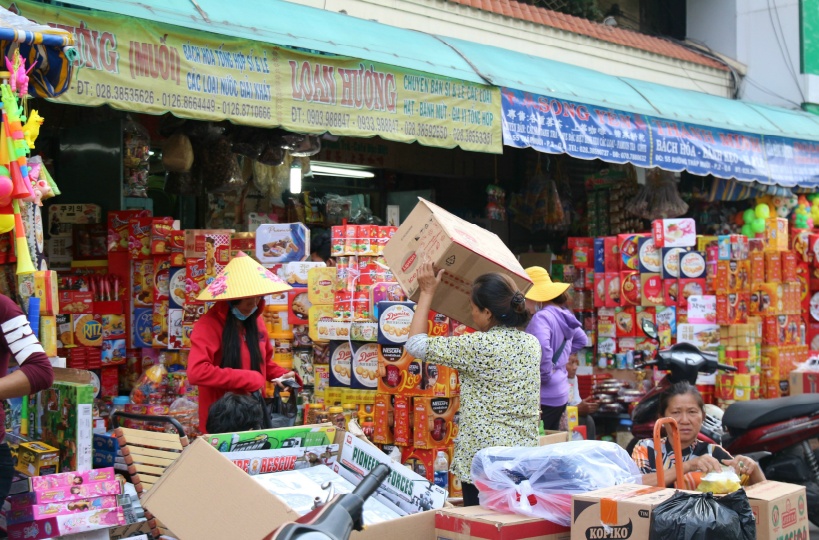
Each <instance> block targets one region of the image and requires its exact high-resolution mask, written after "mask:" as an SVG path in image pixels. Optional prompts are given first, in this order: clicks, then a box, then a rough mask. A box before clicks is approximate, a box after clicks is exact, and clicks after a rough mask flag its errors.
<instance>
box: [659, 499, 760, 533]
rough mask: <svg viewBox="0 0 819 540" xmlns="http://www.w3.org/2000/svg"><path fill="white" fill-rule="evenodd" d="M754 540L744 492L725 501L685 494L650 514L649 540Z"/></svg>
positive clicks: (665, 503) (751, 519) (753, 531)
mask: <svg viewBox="0 0 819 540" xmlns="http://www.w3.org/2000/svg"><path fill="white" fill-rule="evenodd" d="M715 538H718V539H719V540H755V539H756V523H755V522H754V514H753V511H752V510H751V505H750V503H749V502H748V497H747V496H746V495H745V491H744V490H742V489H740V490H739V491H735V492H734V493H731V494H729V495H725V496H723V497H714V495H713V494H712V493H697V494H692V493H682V492H679V491H678V492H677V493H675V494H674V496H673V497H671V498H670V499H668V500H667V501H665V502H664V503H662V504H660V505H659V506H657V508H655V509H654V511H653V512H652V513H651V530H650V532H649V540H713V539H715Z"/></svg>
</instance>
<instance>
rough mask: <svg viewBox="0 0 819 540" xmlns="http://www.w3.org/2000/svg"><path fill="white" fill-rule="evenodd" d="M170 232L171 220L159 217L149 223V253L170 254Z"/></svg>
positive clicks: (171, 228) (171, 229)
mask: <svg viewBox="0 0 819 540" xmlns="http://www.w3.org/2000/svg"><path fill="white" fill-rule="evenodd" d="M171 231H173V218H172V217H160V218H153V221H151V253H152V254H153V255H165V254H170V253H171Z"/></svg>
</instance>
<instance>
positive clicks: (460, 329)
mask: <svg viewBox="0 0 819 540" xmlns="http://www.w3.org/2000/svg"><path fill="white" fill-rule="evenodd" d="M449 322H450V326H451V327H452V337H458V336H463V335H466V334H473V333H475V329H474V328H470V327H468V326H467V325H465V324H464V323H462V322H458V321H456V320H455V319H451V320H450V321H449Z"/></svg>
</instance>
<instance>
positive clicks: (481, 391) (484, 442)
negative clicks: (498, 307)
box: [407, 326, 541, 483]
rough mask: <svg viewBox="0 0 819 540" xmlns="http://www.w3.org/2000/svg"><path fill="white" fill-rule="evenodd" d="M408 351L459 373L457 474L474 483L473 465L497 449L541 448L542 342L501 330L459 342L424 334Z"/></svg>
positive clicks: (412, 341)
mask: <svg viewBox="0 0 819 540" xmlns="http://www.w3.org/2000/svg"><path fill="white" fill-rule="evenodd" d="M407 351H408V352H409V353H410V354H412V355H413V356H414V357H416V358H418V359H419V360H426V361H429V362H433V363H436V364H440V365H442V366H448V367H452V368H455V369H457V370H458V372H459V374H460V378H461V408H460V423H459V426H458V427H459V432H458V437H457V439H456V441H455V455H454V457H453V459H452V466H451V468H450V470H451V472H452V473H453V474H454V475H455V476H457V477H458V478H459V479H460V480H461V481H462V482H469V483H471V482H472V474H471V469H472V460H473V458H474V457H475V454H477V453H478V451H479V450H481V449H483V448H489V447H492V446H537V444H538V419H539V415H540V356H541V352H540V342H539V341H538V340H537V338H536V337H534V336H532V335H531V334H527V333H526V332H523V331H520V330H516V329H514V328H507V327H502V326H496V327H494V328H492V329H490V330H488V331H487V332H475V333H473V334H466V335H464V336H458V337H449V338H446V337H434V338H430V337H428V336H427V335H426V334H418V335H415V336H413V337H411V338H410V339H409V341H408V342H407Z"/></svg>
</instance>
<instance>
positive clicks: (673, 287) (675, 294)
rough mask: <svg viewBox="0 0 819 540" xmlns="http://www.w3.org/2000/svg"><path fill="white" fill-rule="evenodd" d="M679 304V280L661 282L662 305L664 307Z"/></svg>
mask: <svg viewBox="0 0 819 540" xmlns="http://www.w3.org/2000/svg"><path fill="white" fill-rule="evenodd" d="M679 303H680V280H679V279H664V280H663V304H664V305H666V306H677V305H679Z"/></svg>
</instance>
